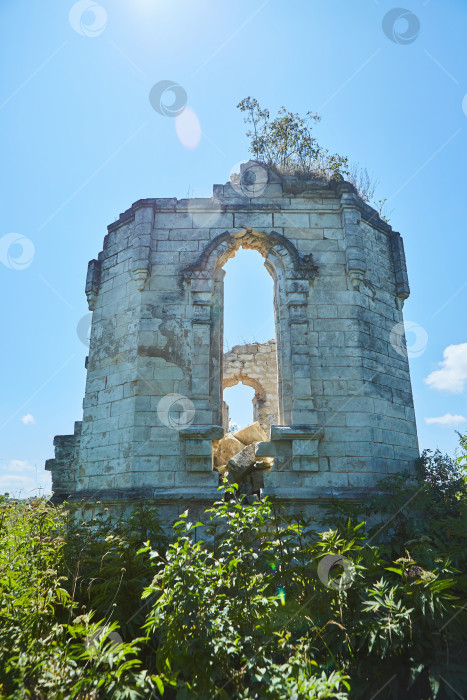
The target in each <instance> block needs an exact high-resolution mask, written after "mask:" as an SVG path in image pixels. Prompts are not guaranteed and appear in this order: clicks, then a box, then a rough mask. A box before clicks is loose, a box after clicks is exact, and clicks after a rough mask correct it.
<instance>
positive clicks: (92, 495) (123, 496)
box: [51, 486, 220, 505]
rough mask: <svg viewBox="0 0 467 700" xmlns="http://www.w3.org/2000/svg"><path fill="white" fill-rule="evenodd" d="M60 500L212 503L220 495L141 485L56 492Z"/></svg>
mask: <svg viewBox="0 0 467 700" xmlns="http://www.w3.org/2000/svg"><path fill="white" fill-rule="evenodd" d="M57 496H59V497H60V499H61V501H60V502H63V501H67V502H68V503H74V504H77V503H81V502H84V503H92V504H93V505H95V504H96V502H97V501H101V502H104V501H105V502H106V503H107V502H108V501H116V502H118V503H122V502H125V501H128V502H130V501H138V502H139V501H142V500H144V501H149V502H151V503H155V504H156V503H167V502H170V501H180V500H183V501H187V502H190V501H197V502H203V503H204V502H206V503H209V504H211V503H213V502H214V501H216V500H218V499H219V497H220V494H219V492H218V491H217V489H209V488H206V487H202V488H196V487H190V489H158V488H154V487H151V486H143V487H141V488H129V489H102V490H100V491H96V490H93V489H89V490H83V491H75V492H74V493H72V494H68V495H63V494H57ZM51 500H52V502H53V503H55V502H57V501H56V499H55V494H54V495H53V496H52V499H51Z"/></svg>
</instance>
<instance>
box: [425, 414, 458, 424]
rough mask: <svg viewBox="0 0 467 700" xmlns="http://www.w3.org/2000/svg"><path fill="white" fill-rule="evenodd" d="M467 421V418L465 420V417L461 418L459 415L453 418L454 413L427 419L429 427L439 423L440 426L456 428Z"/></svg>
mask: <svg viewBox="0 0 467 700" xmlns="http://www.w3.org/2000/svg"><path fill="white" fill-rule="evenodd" d="M466 421H467V418H465V417H464V416H460V415H458V414H456V415H454V416H453V415H452V413H445V414H444V416H438V417H433V418H425V423H428V425H433V424H435V423H437V424H438V425H450V426H455V425H460V424H461V423H465V422H466Z"/></svg>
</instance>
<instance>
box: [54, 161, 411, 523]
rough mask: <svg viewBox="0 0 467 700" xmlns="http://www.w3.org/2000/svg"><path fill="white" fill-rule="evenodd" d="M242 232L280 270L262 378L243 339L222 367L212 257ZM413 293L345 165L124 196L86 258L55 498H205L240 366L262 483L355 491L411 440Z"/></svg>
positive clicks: (168, 503) (300, 497)
mask: <svg viewBox="0 0 467 700" xmlns="http://www.w3.org/2000/svg"><path fill="white" fill-rule="evenodd" d="M240 247H243V248H252V249H254V250H257V251H259V252H260V253H261V255H262V256H263V257H264V264H265V266H266V268H267V270H268V271H269V272H270V274H271V276H272V278H273V281H274V312H275V325H276V344H277V377H276V375H275V374H274V376H273V377H272V382H271V384H270V386H269V385H268V386H264V384H263V383H262V382H261V379H260V375H261V371H259V372H256V375H258V376H255V371H254V368H253V367H252V366H250V364H251V363H250V361H248V362H247V363H243V364H242V356H243V359H244V360H245V359H246V357H245V354H244V353H245V349H244V348H238V347H237V348H234V349H233V351H232V353H235V355H236V357H235V358H233V357H231V353H230V354H229V355H228V356H227V357H228V360H229V361H228V362H226V363H225V365H226V367H225V369H224V368H223V353H222V347H223V277H224V271H223V266H224V264H225V262H226V261H227V260H228V259H229V258H231V257H232V256H233V255H235V252H236V251H237V250H238V249H239V248H240ZM408 294H409V286H408V280H407V272H406V267H405V258H404V250H403V244H402V239H401V237H400V235H399V234H398V233H396V232H394V231H393V230H392V229H391V227H390V226H389V225H387V224H386V223H385V222H384V221H382V220H381V219H380V218H379V217H378V215H377V213H376V212H375V211H374V210H373V209H371V208H370V207H369V206H367V205H366V204H365V203H364V202H362V200H361V199H360V198H359V197H358V196H357V193H356V192H355V190H354V188H353V186H352V185H351V184H349V183H346V182H344V181H340V182H331V183H325V182H319V181H314V180H310V181H305V180H300V179H296V178H293V177H284V178H281V177H280V176H278V175H277V174H276V173H275V172H273V171H272V170H270V169H266V168H265V167H264V166H262V165H259V164H256V163H248V164H246V165H244V166H242V171H241V176H240V177H238V178H236V179H234V180H233V181H232V182H230V183H227V184H226V185H215V186H214V193H213V197H212V198H210V199H182V200H177V199H158V198H155V199H144V200H140V201H138V202H135V204H133V206H132V207H131V208H130V209H129V210H128V211H126V212H125V213H124V214H122V215H121V216H120V218H119V220H118V221H116V222H115V223H113V224H111V225H110V226H109V227H108V234H107V235H106V237H105V239H104V247H103V250H102V252H101V253H99V256H98V258H97V259H96V260H92V261H91V262H90V263H89V269H88V276H87V281H86V295H87V298H88V301H89V308H90V309H91V310H92V311H93V318H92V329H91V340H90V351H89V358H88V362H87V383H86V395H85V398H84V404H83V408H84V413H83V420H82V422H79V423H77V424H76V428H75V434H74V435H73V436H59V437H57V438H55V446H56V457H55V459H53V460H49V461H48V462H47V466H46V468H47V469H50V470H51V471H52V478H53V490H54V498H55V500H57V501H60V500H63V499H65V498H67V499H68V500H69V501H71V502H77V501H80V500H81V499H85V500H88V501H91V502H94V501H97V500H100V501H107V502H108V503H124V504H128V503H133V502H134V501H139V500H141V499H145V500H149V501H151V502H154V503H156V504H157V505H158V506H159V507H160V508H162V509H164V514H165V516H166V517H167V518H170V517H172V516H173V517H176V515H177V514H178V512H180V511H181V510H183V509H185V508H186V507H187V506H190V507H192V508H193V509H196V508H201V507H205V506H206V505H208V504H209V503H211V502H212V500H214V499H215V498H216V497H217V491H216V489H217V486H218V479H219V476H218V474H217V472H216V471H215V470H214V469H213V442H216V441H218V440H219V439H220V438H222V436H223V435H224V432H225V411H224V410H223V399H222V391H223V388H224V387H225V386H230V385H232V384H233V383H236V382H237V381H243V382H245V383H247V384H248V383H249V384H250V385H251V386H253V388H255V391H256V392H257V398H256V403H255V418H256V419H257V420H258V421H259V422H260V423H261V425H262V427H263V429H267V431H268V435H267V438H266V439H265V440H263V441H259V442H258V443H257V444H256V455H257V457H258V459H261V460H263V459H264V458H269V463H270V465H272V469H270V471H266V472H265V474H264V487H263V489H262V493H263V494H271V495H275V496H277V497H278V498H280V499H281V500H282V501H283V502H284V503H285V504H287V505H288V506H289V507H291V508H297V509H301V508H307V507H308V506H309V505H310V504H316V503H319V502H322V500H323V499H325V498H327V497H329V496H331V495H333V496H339V497H342V498H345V497H351V498H362V497H365V495H366V494H367V493H368V491H369V490H373V489H375V488H376V487H377V484H378V480H379V479H380V478H381V477H382V476H385V475H387V474H392V473H397V472H400V471H402V470H404V469H407V468H409V469H410V468H411V467H412V465H413V461H414V459H415V458H416V457H417V456H418V446H417V435H416V426H415V417H414V410H413V401H412V392H411V384H410V377H409V367H408V361H407V354H406V351H405V337H404V330H403V325H402V320H403V319H402V305H403V302H404V299H406V297H407V296H408ZM273 347H275V346H274V344H271V348H273ZM257 350H258V352H257V353H255V355H256V356H257V357H259V356H260V355H261V353H260V352H259V351H260V350H261V346H258V348H257ZM268 353H269V354H270V352H269V351H268ZM247 354H248V353H247ZM266 354H267V353H266ZM274 354H275V353H274ZM274 360H275V358H274ZM240 365H241V366H240ZM272 365H274V362H272V364H271V366H272ZM237 370H238V371H237ZM275 371H276V370H274V373H275ZM276 386H277V390H276V389H275V388H274V389H273V387H276ZM271 391H273V393H274V394H275V395H274V396H271ZM268 402H270V405H268V406H267V407H266V409H265V403H266V404H267V403H268ZM271 406H272V408H271ZM223 413H224V415H223ZM268 415H272V416H274V423H273V424H272V425H270V426H269V421H268V420H267V416H268Z"/></svg>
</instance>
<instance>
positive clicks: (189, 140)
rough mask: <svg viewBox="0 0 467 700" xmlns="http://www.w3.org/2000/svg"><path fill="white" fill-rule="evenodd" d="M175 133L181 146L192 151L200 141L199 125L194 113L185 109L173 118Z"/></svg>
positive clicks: (189, 109)
mask: <svg viewBox="0 0 467 700" xmlns="http://www.w3.org/2000/svg"><path fill="white" fill-rule="evenodd" d="M175 131H176V132H177V136H178V139H179V141H180V143H181V144H182V146H185V148H188V149H189V150H194V149H195V148H197V147H198V146H199V142H200V141H201V124H200V121H199V119H198V116H197V114H196V112H195V111H194V110H193V109H191V107H185V109H184V110H183V112H180V114H178V115H177V116H176V118H175Z"/></svg>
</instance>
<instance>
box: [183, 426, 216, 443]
mask: <svg viewBox="0 0 467 700" xmlns="http://www.w3.org/2000/svg"><path fill="white" fill-rule="evenodd" d="M179 434H180V437H181V438H185V439H190V440H193V439H195V440H196V439H200V440H220V439H221V438H222V437H224V428H223V427H222V426H221V425H191V426H190V427H189V428H182V429H181V430H179Z"/></svg>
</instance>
